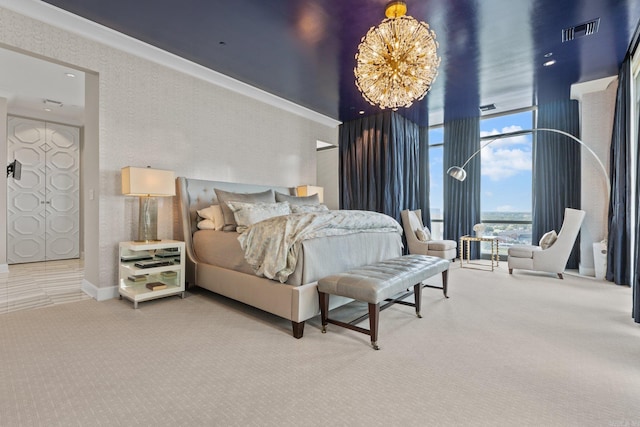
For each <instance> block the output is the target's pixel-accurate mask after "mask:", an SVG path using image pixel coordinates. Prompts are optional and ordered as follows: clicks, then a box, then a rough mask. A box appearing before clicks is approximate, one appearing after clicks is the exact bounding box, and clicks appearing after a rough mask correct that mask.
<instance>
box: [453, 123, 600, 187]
mask: <svg viewBox="0 0 640 427" xmlns="http://www.w3.org/2000/svg"><path fill="white" fill-rule="evenodd" d="M540 131H543V132H553V133H558V134H561V135H564V136H568V137H569V138H571V139H573V140H574V141H576V142H577V143H578V144H580V145H582V146H583V147H584V148H586V149H587V151H588V152H589V153H591V155H592V156H593V157H594V158H595V159H596V161H597V162H598V164H599V165H600V168H601V169H602V172H603V173H604V177H605V178H606V180H607V199H608V198H609V192H610V191H611V190H610V189H611V181H610V180H609V174H608V173H607V169H606V168H605V167H604V164H602V161H601V160H600V158H599V157H598V156H597V155H596V153H594V152H593V150H592V149H591V148H589V147H588V146H587V145H586V144H585V143H584V142H582V141H581V140H580V139H578V138H576V137H575V136H573V135H571V134H570V133H567V132H565V131H562V130H558V129H550V128H537V129H524V130H519V131H516V132H509V133H503V134H502V135H498V136H496V137H495V138H493V139H491V140H489V141H488V142H486V143H485V144H484V145H482V147H480V148H479V149H478V150H477V151H476V152H475V153H473V154H472V155H471V157H469V158H468V159H467V161H466V162H464V164H463V165H462V166H451V167H450V168H449V169H448V170H447V174H448V175H449V176H451V177H453V178H455V179H457V180H458V181H464V180H465V179H466V178H467V171H465V170H464V167H465V166H467V164H468V163H469V162H470V161H471V159H473V158H474V157H475V156H476V155H477V154H478V153H479V152H480V151H482V149H483V148H484V147H486V146H487V145H489V144H491V143H492V142H494V141H497V140H498V139H504V138H510V137H514V136H519V135H525V134H528V133H535V132H540Z"/></svg>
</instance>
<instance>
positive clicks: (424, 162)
mask: <svg viewBox="0 0 640 427" xmlns="http://www.w3.org/2000/svg"><path fill="white" fill-rule="evenodd" d="M419 170H420V185H419V187H418V192H419V194H418V200H419V204H420V206H419V207H420V209H421V210H422V223H423V224H424V225H425V227H428V228H429V230H431V203H430V194H431V193H430V189H431V178H430V175H429V128H428V127H426V126H420V163H419Z"/></svg>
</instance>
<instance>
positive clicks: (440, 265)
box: [318, 255, 449, 350]
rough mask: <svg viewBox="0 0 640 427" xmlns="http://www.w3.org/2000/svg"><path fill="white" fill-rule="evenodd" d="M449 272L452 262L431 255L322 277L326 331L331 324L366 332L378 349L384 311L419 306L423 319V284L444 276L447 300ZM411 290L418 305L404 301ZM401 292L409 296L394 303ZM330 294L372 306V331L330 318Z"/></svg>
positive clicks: (403, 258)
mask: <svg viewBox="0 0 640 427" xmlns="http://www.w3.org/2000/svg"><path fill="white" fill-rule="evenodd" d="M448 270H449V261H448V260H445V259H442V258H438V257H433V256H427V255H404V256H401V257H398V258H392V259H389V260H386V261H380V262H377V263H375V264H370V265H366V266H363V267H359V268H355V269H353V270H350V271H347V272H344V273H339V274H334V275H331V276H328V277H325V278H322V279H320V280H319V281H318V295H319V296H320V311H321V316H322V329H323V332H325V331H326V325H327V323H333V324H336V325H338V326H343V327H347V328H349V329H353V330H356V331H358V332H362V333H366V334H368V335H370V336H371V345H372V346H373V348H374V349H376V350H377V349H378V346H377V329H378V313H379V312H380V310H381V309H383V308H386V307H387V306H388V305H390V304H393V303H400V304H405V305H411V306H413V307H415V308H416V314H417V316H418V317H420V298H421V290H422V287H423V285H422V282H423V281H424V280H426V279H428V278H430V277H432V276H434V275H436V274H438V273H442V289H443V292H444V295H445V297H447V271H448ZM411 287H413V288H414V291H413V293H414V297H415V303H414V304H411V303H406V302H404V301H401V300H402V299H403V298H405V297H406V296H407V295H408V294H406V291H407V289H410V288H411ZM429 287H435V286H429ZM400 293H405V294H404V295H401V296H399V297H397V298H396V299H393V300H390V299H391V298H392V297H394V296H397V295H398V294H400ZM329 295H339V296H343V297H347V298H352V299H355V300H358V301H363V302H366V303H368V304H369V323H370V329H369V330H366V329H362V328H358V327H357V326H354V325H353V324H346V323H343V322H338V321H336V320H334V319H329V317H328V306H329ZM383 301H389V304H387V305H385V306H384V307H382V308H381V307H380V303H381V302H383ZM352 323H353V322H352Z"/></svg>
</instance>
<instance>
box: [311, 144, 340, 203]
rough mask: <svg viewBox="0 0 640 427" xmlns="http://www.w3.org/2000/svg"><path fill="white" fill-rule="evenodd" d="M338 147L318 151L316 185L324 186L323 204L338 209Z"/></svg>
mask: <svg viewBox="0 0 640 427" xmlns="http://www.w3.org/2000/svg"><path fill="white" fill-rule="evenodd" d="M339 151H340V150H338V147H336V148H330V149H324V150H320V151H318V154H317V162H318V167H317V172H316V174H317V180H316V185H319V186H320V187H323V188H324V204H325V205H327V207H328V208H329V209H338V208H339V206H340V197H339V194H340V193H339V188H338V187H339V182H338V177H339V175H338V174H339V161H338V156H339Z"/></svg>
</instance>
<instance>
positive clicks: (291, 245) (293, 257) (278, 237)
mask: <svg viewBox="0 0 640 427" xmlns="http://www.w3.org/2000/svg"><path fill="white" fill-rule="evenodd" d="M363 232H380V233H383V232H396V233H398V234H402V227H401V226H400V224H398V222H397V221H396V220H395V219H393V218H391V217H390V216H388V215H384V214H381V213H378V212H370V211H355V210H342V211H324V212H309V213H297V214H291V215H286V216H277V217H274V218H269V219H266V220H264V221H260V222H257V223H255V224H253V225H252V226H250V227H249V229H248V230H247V231H246V232H244V233H242V234H241V235H240V236H239V237H238V240H239V241H240V246H241V247H242V250H243V251H244V256H245V259H246V260H247V262H248V263H249V265H251V267H253V269H254V271H255V273H256V275H257V276H260V277H268V278H269V279H274V280H279V281H280V282H281V283H284V282H286V281H287V279H288V278H289V275H290V274H291V273H293V271H294V270H295V268H296V263H297V261H298V253H299V251H300V245H301V242H302V241H303V240H307V239H313V238H316V237H326V236H339V235H345V234H354V233H363Z"/></svg>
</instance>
